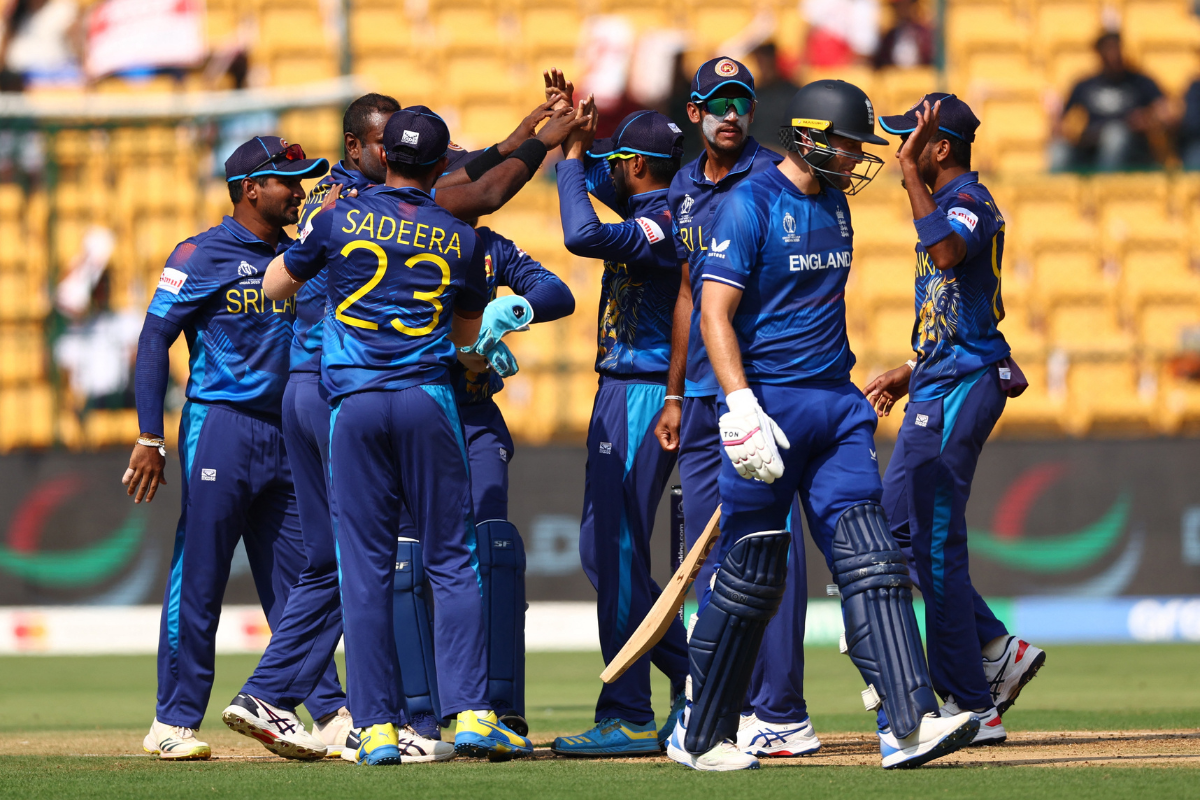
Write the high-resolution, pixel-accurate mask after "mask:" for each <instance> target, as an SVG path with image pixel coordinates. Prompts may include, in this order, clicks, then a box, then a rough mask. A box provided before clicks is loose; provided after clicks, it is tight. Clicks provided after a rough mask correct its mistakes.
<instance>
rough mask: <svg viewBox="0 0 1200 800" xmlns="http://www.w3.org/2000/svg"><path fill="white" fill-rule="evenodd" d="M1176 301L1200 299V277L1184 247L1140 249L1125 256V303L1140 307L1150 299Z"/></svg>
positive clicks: (1123, 275) (1123, 295)
mask: <svg viewBox="0 0 1200 800" xmlns="http://www.w3.org/2000/svg"><path fill="white" fill-rule="evenodd" d="M1151 299H1158V300H1174V301H1176V302H1179V301H1185V300H1198V299H1200V275H1197V274H1196V272H1195V270H1193V269H1192V268H1191V262H1190V260H1189V259H1188V255H1187V253H1186V252H1185V251H1184V250H1183V249H1182V248H1178V247H1177V248H1164V249H1151V248H1149V247H1137V248H1132V249H1130V250H1128V251H1127V252H1126V253H1125V259H1124V261H1123V262H1122V270H1121V300H1122V302H1124V303H1126V304H1127V305H1128V306H1129V307H1131V308H1137V307H1138V306H1140V305H1141V304H1142V303H1144V302H1146V301H1147V300H1151Z"/></svg>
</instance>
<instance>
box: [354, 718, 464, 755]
mask: <svg viewBox="0 0 1200 800" xmlns="http://www.w3.org/2000/svg"><path fill="white" fill-rule="evenodd" d="M396 746H397V747H398V748H399V749H400V763H401V764H420V763H422V762H426V761H449V760H450V759H452V758H454V756H455V750H454V745H453V744H451V743H450V742H443V741H441V740H440V739H430V738H428V737H426V736H422V735H421V734H419V733H417V731H416V729H415V728H413V726H411V725H405V726H404V727H403V728H400V729H399V742H398V744H397V745H396ZM358 748H359V739H358V731H357V730H351V731H350V733H349V735H348V736H347V737H346V746H345V748H344V749H343V750H342V753H341V755H342V759H343V760H345V761H349V762H350V763H351V764H357V763H358Z"/></svg>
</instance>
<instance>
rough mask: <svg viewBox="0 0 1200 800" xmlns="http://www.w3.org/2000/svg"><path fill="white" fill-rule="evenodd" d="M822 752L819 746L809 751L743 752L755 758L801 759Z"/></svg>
mask: <svg viewBox="0 0 1200 800" xmlns="http://www.w3.org/2000/svg"><path fill="white" fill-rule="evenodd" d="M739 749H740V748H739ZM820 750H821V745H817V746H816V747H814V748H812V749H809V750H780V751H777V752H771V751H768V750H757V751H754V752H751V751H749V750H742V752H743V753H749V754H750V755H752V756H754V757H755V758H799V757H800V756H812V755H816V754H817V753H818V752H819V751H820Z"/></svg>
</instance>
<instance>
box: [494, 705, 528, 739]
mask: <svg viewBox="0 0 1200 800" xmlns="http://www.w3.org/2000/svg"><path fill="white" fill-rule="evenodd" d="M500 724H502V725H507V726H508V728H509V730H511V731H513V732H514V733H516V734H517V735H518V736H528V735H529V722H528V721H527V720H526V719H525V718H524V717H522V716H521V715H520V714H518V713H517V712H515V711H508V712H505V713H503V714H501V715H500Z"/></svg>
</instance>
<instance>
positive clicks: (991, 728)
mask: <svg viewBox="0 0 1200 800" xmlns="http://www.w3.org/2000/svg"><path fill="white" fill-rule="evenodd" d="M938 713H939V714H941V715H942V716H943V717H953V716H954V715H956V714H961V713H963V710H962V709H961V708H959V707H958V703H956V702H955V701H954V698H953V697H947V698H946V702H944V703H942V707H941V708H940V709H938ZM973 713H974V714H975V716H977V717H979V730H978V731H976V733H975V738H974V739H972V740H971V742H970V744H968V745H967V747H978V746H980V745H985V744H1003V743H1004V740H1005V739H1007V738H1008V732H1007V731H1006V730H1004V723H1003V722H1001V721H1000V712H999V711H997V710H996V709H995V708H994V707H993V708H989V709H988V710H987V711H983V712H979V711H975V712H973Z"/></svg>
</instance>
